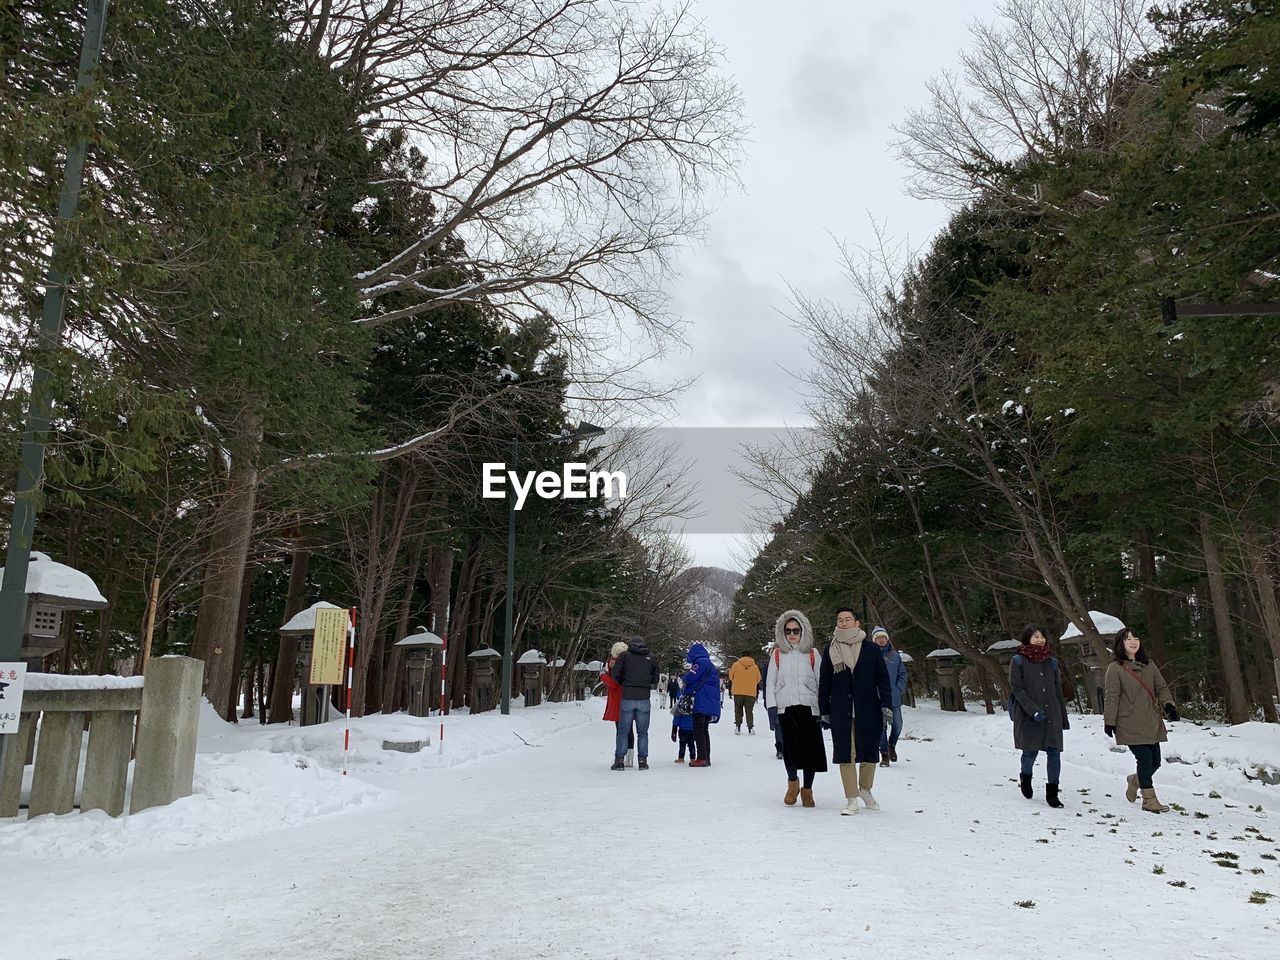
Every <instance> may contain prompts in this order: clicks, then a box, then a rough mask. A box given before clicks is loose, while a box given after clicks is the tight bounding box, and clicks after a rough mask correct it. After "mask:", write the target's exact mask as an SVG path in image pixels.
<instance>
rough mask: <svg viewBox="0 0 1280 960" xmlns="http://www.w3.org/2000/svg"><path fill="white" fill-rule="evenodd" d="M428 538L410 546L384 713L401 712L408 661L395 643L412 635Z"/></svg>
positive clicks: (388, 668)
mask: <svg viewBox="0 0 1280 960" xmlns="http://www.w3.org/2000/svg"><path fill="white" fill-rule="evenodd" d="M426 539H427V538H426V535H425V534H419V535H418V536H416V537H414V538H413V542H412V543H411V544H410V545H409V565H408V576H407V577H405V583H404V596H403V597H401V598H400V615H399V616H398V617H397V618H396V625H395V630H394V632H393V635H392V637H391V649H390V651H389V653H388V655H387V657H386V669H385V672H384V675H383V681H382V712H383V713H396V712H397V711H399V710H400V709H401V705H400V690H401V687H402V684H401V679H402V678H401V674H402V673H403V672H404V667H405V661H404V655H403V653H402V652H401V650H400V649H399V648H398V647H397V646H396V643H397V642H398V641H400V640H402V639H403V638H404V637H406V636H408V635H409V618H410V616H411V615H412V613H413V595H414V592H415V588H416V586H417V582H418V574H419V573H420V572H421V570H422V552H423V546H424V545H425V543H426ZM434 552H435V551H434V549H433V550H431V551H429V552H428V557H427V566H428V568H430V566H431V560H432V558H433V556H434Z"/></svg>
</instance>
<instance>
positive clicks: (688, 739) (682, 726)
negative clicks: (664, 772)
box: [671, 714, 698, 763]
mask: <svg viewBox="0 0 1280 960" xmlns="http://www.w3.org/2000/svg"><path fill="white" fill-rule="evenodd" d="M677 740H679V742H680V756H678V757H676V763H684V749H685V747H688V748H689V759H690V760H697V759H698V746H697V744H696V743H695V742H694V739H693V717H677V716H675V715H674V714H673V715H672V717H671V742H672V743H675V742H676V741H677Z"/></svg>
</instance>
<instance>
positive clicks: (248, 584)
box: [227, 563, 258, 723]
mask: <svg viewBox="0 0 1280 960" xmlns="http://www.w3.org/2000/svg"><path fill="white" fill-rule="evenodd" d="M257 575H258V567H257V565H256V564H252V563H246V564H245V567H244V579H243V580H242V581H241V583H240V613H239V615H238V616H237V617H236V633H235V653H233V654H232V659H231V662H232V664H233V669H234V670H235V681H236V682H235V683H234V684H232V685H231V687H230V688H229V689H228V697H229V699H228V701H227V716H228V717H229V718H230V719H231V722H232V723H235V722H237V719H236V707H237V706H238V705H239V704H238V703H237V699H238V697H239V694H240V692H241V688H242V687H243V685H244V684H243V683H242V677H243V675H244V674H245V673H247V672H248V671H246V670H245V669H244V634H245V630H247V629H248V626H249V599H250V598H249V594H250V592H251V590H252V588H253V581H254V578H255V577H257ZM250 690H251V691H252V687H250ZM249 702H250V701H249V698H248V697H246V698H245V708H246V709H249ZM247 716H253V713H252V712H250V713H248V714H247Z"/></svg>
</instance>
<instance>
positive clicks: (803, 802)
mask: <svg viewBox="0 0 1280 960" xmlns="http://www.w3.org/2000/svg"><path fill="white" fill-rule="evenodd" d="M800 806H802V807H812V806H815V804H814V802H813V791H812V790H810V789H809V788H808V787H801V788H800Z"/></svg>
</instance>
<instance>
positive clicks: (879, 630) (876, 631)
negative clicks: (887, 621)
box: [871, 627, 889, 643]
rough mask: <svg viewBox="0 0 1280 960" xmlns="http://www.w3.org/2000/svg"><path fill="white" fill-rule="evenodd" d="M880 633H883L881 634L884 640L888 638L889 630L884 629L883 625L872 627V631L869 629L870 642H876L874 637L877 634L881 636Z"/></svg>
mask: <svg viewBox="0 0 1280 960" xmlns="http://www.w3.org/2000/svg"><path fill="white" fill-rule="evenodd" d="M881 635H883V636H884V638H885V639H886V640H888V639H889V631H888V630H886V629H885V628H884V627H875V628H874V629H872V631H871V642H872V643H875V642H876V638H877V637H879V636H881Z"/></svg>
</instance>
